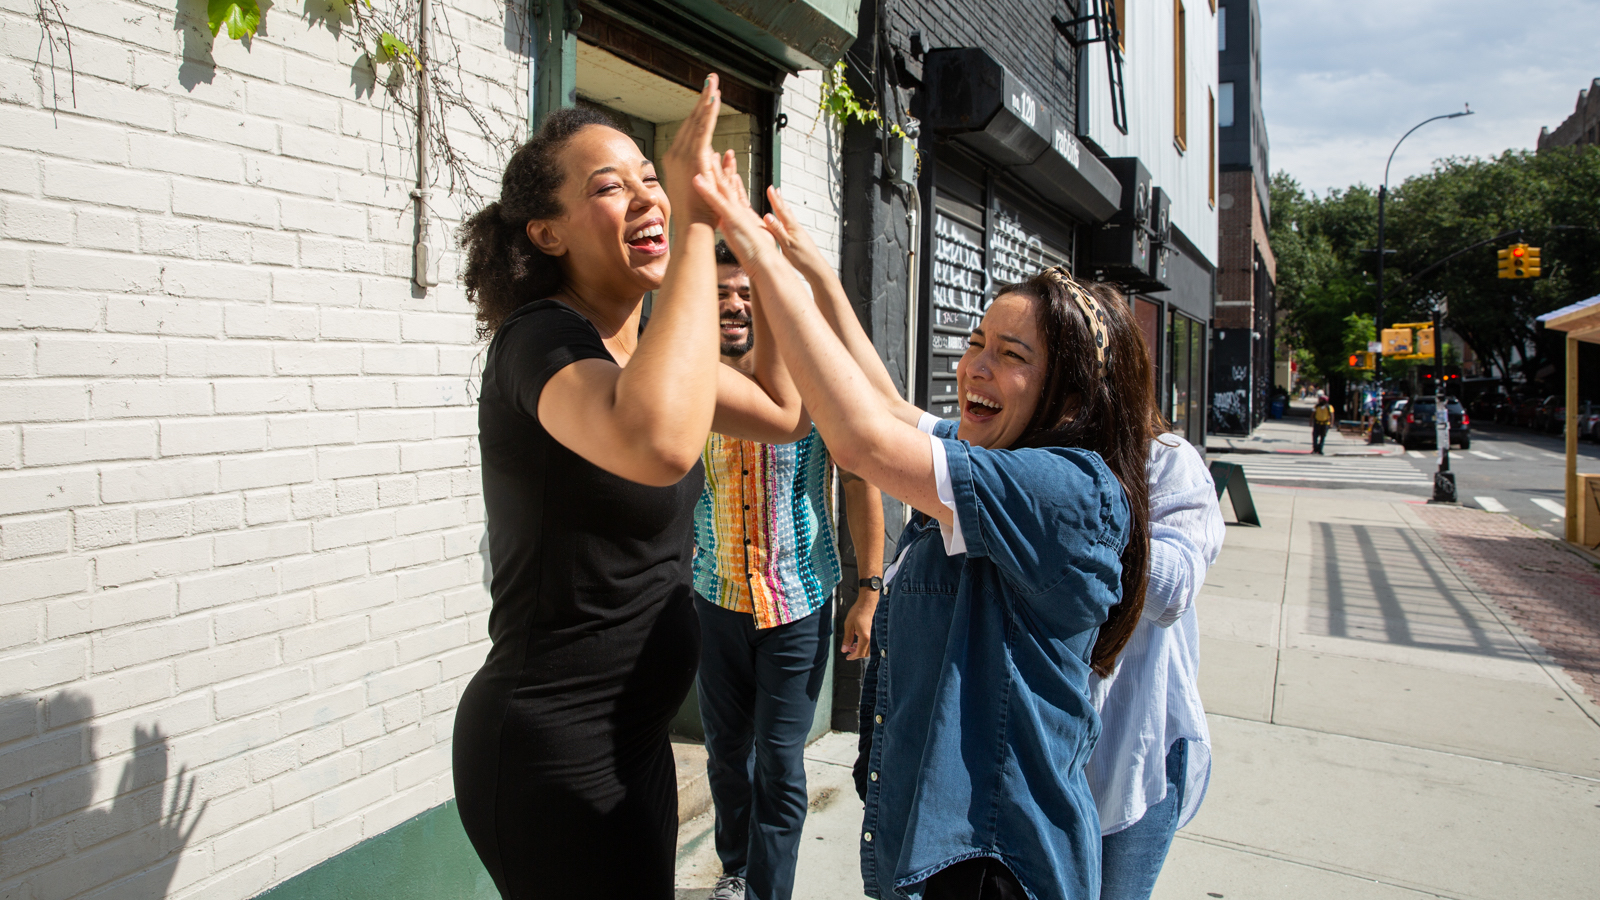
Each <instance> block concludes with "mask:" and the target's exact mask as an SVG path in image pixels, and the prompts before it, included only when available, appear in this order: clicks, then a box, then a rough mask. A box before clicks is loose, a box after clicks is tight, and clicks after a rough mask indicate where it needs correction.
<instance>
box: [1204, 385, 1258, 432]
mask: <svg viewBox="0 0 1600 900" xmlns="http://www.w3.org/2000/svg"><path fill="white" fill-rule="evenodd" d="M1249 415H1250V406H1249V392H1248V391H1246V390H1245V389H1244V388H1239V389H1238V390H1232V391H1218V392H1216V393H1215V394H1212V395H1211V431H1212V432H1213V433H1218V434H1248V433H1249V431H1250V424H1249V422H1247V421H1246V419H1247V418H1248V417H1249Z"/></svg>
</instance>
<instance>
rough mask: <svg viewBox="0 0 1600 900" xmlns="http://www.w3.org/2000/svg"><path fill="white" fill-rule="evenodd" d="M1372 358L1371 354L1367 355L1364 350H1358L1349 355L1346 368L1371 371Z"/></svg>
mask: <svg viewBox="0 0 1600 900" xmlns="http://www.w3.org/2000/svg"><path fill="white" fill-rule="evenodd" d="M1372 357H1373V354H1371V353H1368V352H1366V351H1365V350H1358V351H1356V352H1355V353H1352V354H1350V359H1349V361H1348V367H1349V368H1351V369H1371V368H1372Z"/></svg>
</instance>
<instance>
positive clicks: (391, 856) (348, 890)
mask: <svg viewBox="0 0 1600 900" xmlns="http://www.w3.org/2000/svg"><path fill="white" fill-rule="evenodd" d="M369 898H370V900H380V898H381V900H499V898H500V892H499V891H497V890H495V887H494V881H493V880H492V879H490V878H489V873H488V872H487V871H485V870H484V868H483V864H482V863H480V862H478V854H477V853H476V852H475V851H474V850H473V849H472V844H471V843H469V842H468V841H467V833H466V832H465V831H463V830H462V829H461V817H460V816H459V815H458V814H457V813H456V802H455V801H454V800H451V801H450V802H449V803H446V804H444V805H443V806H436V807H434V808H433V809H430V810H428V811H427V812H425V813H423V814H422V815H420V816H417V817H416V818H414V819H408V820H407V821H405V822H401V823H400V824H399V825H396V826H395V827H393V828H391V829H389V830H388V831H385V832H384V833H383V834H380V835H378V836H377V837H375V838H372V839H370V840H366V841H362V842H361V843H359V844H357V845H355V846H354V847H351V848H350V849H349V850H346V851H345V852H343V853H341V854H339V855H338V856H335V857H333V858H332V859H330V860H327V861H325V862H322V863H320V864H318V865H317V866H315V867H313V868H311V869H308V870H307V871H304V872H301V873H300V874H299V875H296V876H295V877H293V878H291V879H289V880H288V881H285V882H284V883H283V884H280V885H278V886H277V887H275V888H273V889H272V890H270V891H267V892H266V893H265V894H261V895H260V896H259V897H258V898H257V900H369Z"/></svg>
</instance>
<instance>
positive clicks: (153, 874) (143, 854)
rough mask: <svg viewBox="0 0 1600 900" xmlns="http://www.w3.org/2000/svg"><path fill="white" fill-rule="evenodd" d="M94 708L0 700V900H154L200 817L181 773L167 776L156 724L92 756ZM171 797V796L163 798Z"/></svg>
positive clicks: (82, 703) (72, 695) (69, 695)
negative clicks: (104, 784) (109, 787)
mask: <svg viewBox="0 0 1600 900" xmlns="http://www.w3.org/2000/svg"><path fill="white" fill-rule="evenodd" d="M99 731H100V729H99V727H97V726H96V725H95V719H94V701H93V700H92V699H91V698H90V697H89V696H88V695H86V694H83V693H80V692H76V691H70V690H69V691H62V692H59V693H56V694H52V695H50V696H48V697H12V698H8V699H5V700H0V896H4V897H12V896H21V897H28V896H31V897H58V898H62V900H68V898H84V900H113V898H115V900H159V898H163V897H166V896H167V892H168V890H169V888H170V887H171V885H172V880H173V876H174V875H175V874H176V870H177V865H178V859H179V857H180V856H181V855H182V852H183V849H184V847H186V846H187V845H188V844H189V841H190V839H191V838H192V837H193V836H194V832H195V828H196V827H197V826H198V825H199V823H200V818H201V816H202V815H204V813H205V807H206V804H205V803H201V804H200V806H199V808H198V809H197V808H195V805H194V795H195V781H196V779H195V778H194V777H193V776H191V775H189V774H188V772H187V767H180V768H179V769H178V771H177V773H176V775H173V776H171V777H169V775H170V769H171V765H170V761H169V755H170V753H169V748H168V742H167V737H166V735H165V734H163V733H162V730H161V726H160V725H159V724H153V725H150V726H148V727H146V726H144V725H134V726H133V733H132V739H131V741H129V742H127V743H126V744H122V743H120V742H119V743H118V746H117V748H116V749H115V750H114V751H112V754H113V755H115V756H116V757H118V758H120V759H121V764H120V770H119V773H118V775H117V782H116V786H115V789H114V792H113V793H112V794H111V795H110V797H109V800H110V802H109V803H107V802H105V800H104V799H102V800H100V801H99V802H96V799H95V798H96V797H102V798H104V797H105V794H104V792H101V791H99V790H98V788H99V786H100V783H101V779H102V778H109V777H110V776H111V772H112V769H113V768H116V764H114V763H113V764H109V765H108V764H103V763H102V761H101V759H100V757H99V756H98V746H97V745H98V739H99ZM169 790H170V792H171V794H170V796H169V794H168V792H169Z"/></svg>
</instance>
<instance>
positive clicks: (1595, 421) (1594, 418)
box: [1578, 400, 1600, 443]
mask: <svg viewBox="0 0 1600 900" xmlns="http://www.w3.org/2000/svg"><path fill="white" fill-rule="evenodd" d="M1597 428H1600V406H1596V405H1595V403H1594V401H1592V400H1585V401H1583V404H1582V405H1581V406H1579V407H1578V440H1580V441H1581V440H1583V439H1584V438H1588V439H1589V440H1591V441H1595V442H1597V443H1600V430H1597Z"/></svg>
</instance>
